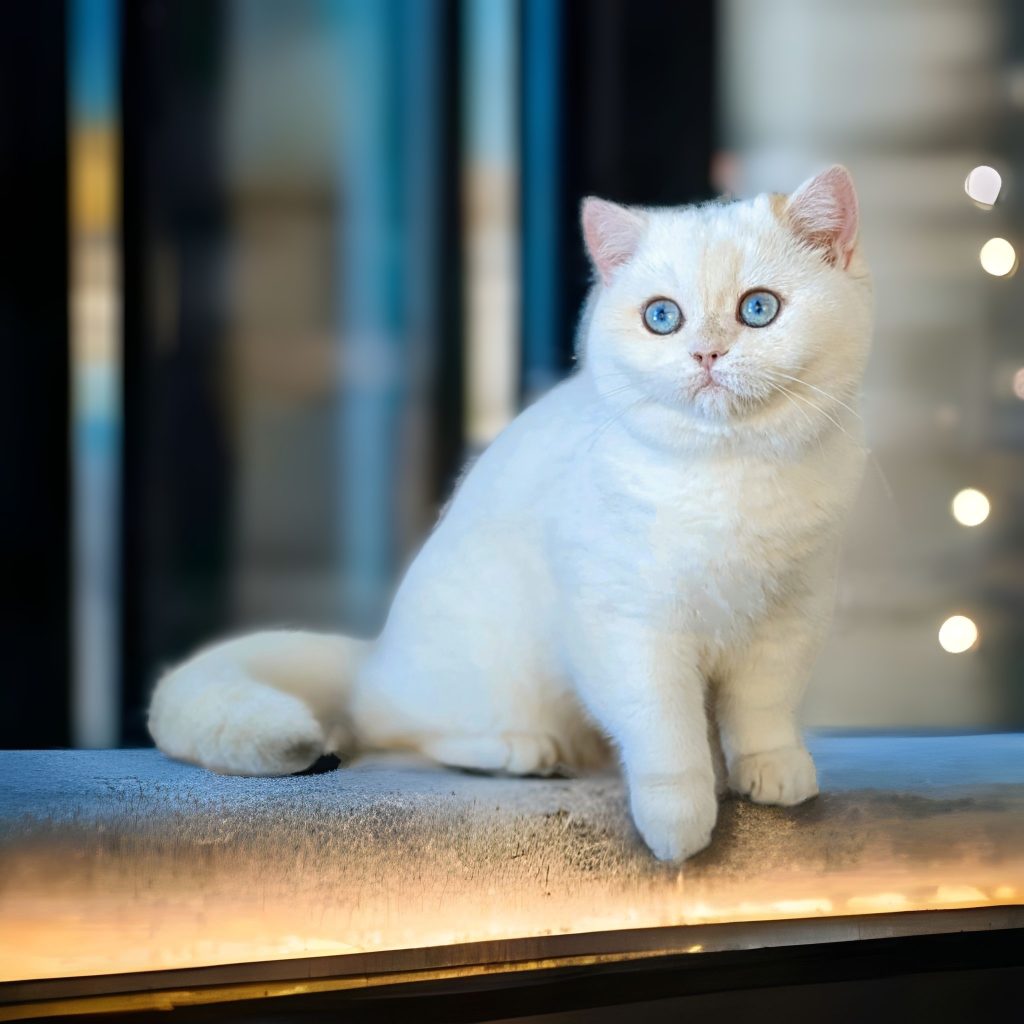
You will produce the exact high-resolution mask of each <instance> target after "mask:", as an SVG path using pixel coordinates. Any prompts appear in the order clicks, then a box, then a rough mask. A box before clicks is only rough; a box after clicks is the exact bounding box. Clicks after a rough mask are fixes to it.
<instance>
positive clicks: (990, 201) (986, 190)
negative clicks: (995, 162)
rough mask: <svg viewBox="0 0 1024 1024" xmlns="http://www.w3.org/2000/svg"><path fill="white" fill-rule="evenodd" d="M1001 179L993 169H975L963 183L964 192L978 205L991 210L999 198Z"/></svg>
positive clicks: (983, 166)
mask: <svg viewBox="0 0 1024 1024" xmlns="http://www.w3.org/2000/svg"><path fill="white" fill-rule="evenodd" d="M1002 187H1003V179H1002V177H1001V176H1000V174H999V172H998V171H997V170H996V169H995V168H994V167H988V166H987V165H985V164H982V165H981V166H980V167H975V168H974V170H973V171H971V173H970V174H968V175H967V180H966V181H965V182H964V191H965V192H966V193H967V194H968V195H969V196H970V197H971V198H972V199H973V200H974V201H975V202H976V203H977V204H978V205H979V206H985V207H989V208H991V207H992V206H994V205H995V202H996V200H997V199H998V198H999V190H1000V189H1001V188H1002Z"/></svg>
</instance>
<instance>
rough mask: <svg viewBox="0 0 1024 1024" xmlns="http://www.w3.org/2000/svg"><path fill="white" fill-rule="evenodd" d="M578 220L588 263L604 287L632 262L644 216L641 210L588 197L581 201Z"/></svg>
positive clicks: (645, 225)
mask: <svg viewBox="0 0 1024 1024" xmlns="http://www.w3.org/2000/svg"><path fill="white" fill-rule="evenodd" d="M580 220H581V222H582V224H583V239H584V241H585V242H586V243H587V252H588V253H590V261H591V262H592V263H593V264H594V269H595V270H596V271H597V272H598V274H600V275H601V280H602V281H603V282H604V283H605V284H607V283H608V282H609V281H610V280H611V278H612V275H613V274H614V273H615V270H616V269H617V268H618V267H621V266H622V265H623V264H624V263H628V262H629V261H630V260H631V259H632V258H633V254H634V253H635V252H636V250H637V246H638V245H639V244H640V239H641V238H642V237H643V234H644V231H645V230H646V228H647V215H646V214H645V213H643V211H641V210H635V209H631V208H630V207H628V206H619V205H618V204H617V203H609V202H608V200H606V199H597V198H595V197H594V196H588V197H587V198H586V199H584V200H583V206H582V208H581V209H580Z"/></svg>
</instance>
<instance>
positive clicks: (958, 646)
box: [939, 615, 978, 654]
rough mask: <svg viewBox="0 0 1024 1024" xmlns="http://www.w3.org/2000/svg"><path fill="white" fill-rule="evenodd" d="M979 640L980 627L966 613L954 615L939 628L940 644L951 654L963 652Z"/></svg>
mask: <svg viewBox="0 0 1024 1024" xmlns="http://www.w3.org/2000/svg"><path fill="white" fill-rule="evenodd" d="M977 642H978V627H977V626H976V625H975V624H974V623H973V622H972V621H971V620H970V619H969V618H967V616H966V615H952V616H950V617H949V618H948V619H946V621H945V622H944V623H943V624H942V628H941V629H940V630H939V644H940V645H941V646H942V649H943V650H944V651H948V652H949V653H950V654H963V653H964V651H969V650H970V649H971V648H972V647H973V646H974V645H975V644H976V643H977Z"/></svg>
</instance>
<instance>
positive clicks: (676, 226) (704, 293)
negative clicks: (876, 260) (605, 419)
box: [582, 167, 872, 442]
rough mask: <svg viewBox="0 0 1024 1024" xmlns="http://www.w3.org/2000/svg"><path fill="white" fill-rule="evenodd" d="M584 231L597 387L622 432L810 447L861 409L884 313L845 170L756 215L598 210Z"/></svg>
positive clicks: (771, 200)
mask: <svg viewBox="0 0 1024 1024" xmlns="http://www.w3.org/2000/svg"><path fill="white" fill-rule="evenodd" d="M582 220H583V233H584V238H585V240H586V244H587V248H588V251H589V253H590V258H591V261H592V262H593V265H594V269H595V272H596V276H597V283H596V288H595V292H594V294H593V295H592V298H591V302H590V304H589V306H588V314H587V317H586V322H585V324H584V329H583V335H584V337H583V353H582V357H583V362H584V372H585V373H589V374H590V375H591V376H592V378H593V381H594V384H595V387H596V388H597V391H598V393H599V395H600V398H601V401H602V402H606V403H607V404H608V405H610V406H611V407H612V408H613V411H614V412H615V414H616V415H618V416H619V417H620V418H621V419H622V421H623V422H625V423H627V424H628V423H630V422H633V423H634V425H636V426H637V427H638V429H640V430H642V431H643V432H645V433H654V434H656V435H658V437H659V438H660V439H661V440H667V439H669V438H670V437H671V436H672V435H673V433H674V432H677V433H679V434H680V435H685V436H686V437H687V438H689V439H690V440H693V439H694V438H696V439H698V440H699V439H700V438H706V439H713V438H733V437H738V436H748V437H757V436H768V435H771V436H773V437H781V438H783V439H788V440H791V441H794V442H799V441H800V440H801V439H807V438H809V437H812V436H813V435H814V434H815V433H816V432H817V431H818V429H819V428H825V427H827V426H828V423H829V420H828V416H832V417H833V418H837V417H836V416H835V414H836V410H842V409H843V408H845V407H846V406H848V405H850V404H853V402H854V400H855V396H856V394H857V392H858V389H859V386H860V380H861V376H862V374H863V369H864V363H865V360H866V358H867V353H868V348H869V345H870V338H871V317H872V300H871V286H870V280H869V277H868V273H867V269H866V267H865V265H864V262H863V259H862V258H861V255H860V251H859V248H858V245H857V197H856V193H855V192H854V188H853V182H852V181H851V179H850V175H849V173H848V172H847V171H846V170H845V168H843V167H832V168H830V169H829V170H827V171H825V172H824V173H822V174H819V175H817V176H816V177H814V178H811V179H810V180H809V181H807V182H806V183H805V184H804V185H802V186H801V187H800V188H799V189H797V191H796V192H794V193H793V194H792V195H791V196H783V195H760V196H757V197H756V198H755V199H751V200H747V201H744V202H734V203H709V204H706V205H703V206H692V207H680V208H672V209H641V208H638V207H625V206H618V205H616V204H614V203H609V202H606V201H604V200H601V199H587V200H585V201H584V203H583V210H582ZM826 413H827V414H828V415H827V416H826V415H825V414H826Z"/></svg>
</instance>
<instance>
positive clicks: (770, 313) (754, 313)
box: [738, 292, 780, 327]
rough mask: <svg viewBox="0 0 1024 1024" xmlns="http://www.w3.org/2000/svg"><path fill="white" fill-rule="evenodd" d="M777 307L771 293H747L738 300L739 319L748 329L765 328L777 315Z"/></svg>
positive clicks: (778, 303)
mask: <svg viewBox="0 0 1024 1024" xmlns="http://www.w3.org/2000/svg"><path fill="white" fill-rule="evenodd" d="M779 306H780V302H779V297H778V295H776V294H774V293H773V292H747V294H746V295H744V296H743V298H742V299H740V308H739V310H738V313H739V318H740V319H741V320H742V321H743V322H744V323H745V324H746V325H747V326H748V327H767V326H768V325H769V324H770V323H771V322H772V321H773V320H774V319H775V318H776V317H777V316H778V315H779Z"/></svg>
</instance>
